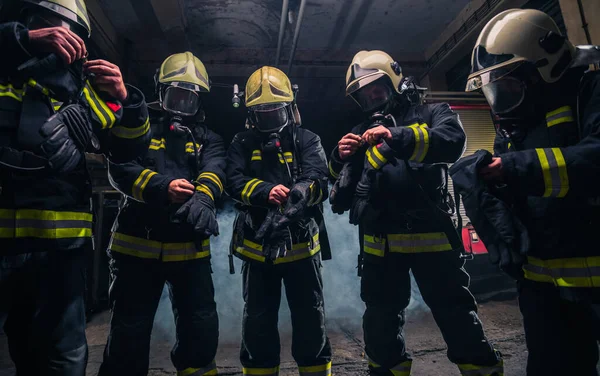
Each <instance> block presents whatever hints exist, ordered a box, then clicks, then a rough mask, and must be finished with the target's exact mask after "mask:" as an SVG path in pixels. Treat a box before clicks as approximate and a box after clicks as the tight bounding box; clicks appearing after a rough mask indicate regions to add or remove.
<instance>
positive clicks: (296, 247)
mask: <svg viewBox="0 0 600 376" xmlns="http://www.w3.org/2000/svg"><path fill="white" fill-rule="evenodd" d="M311 246H312V248H311ZM262 250H263V247H262V245H260V244H258V243H255V242H253V241H251V240H248V239H244V242H243V246H242V247H239V246H238V247H237V248H236V252H237V253H239V254H240V255H243V256H245V257H248V258H250V259H253V260H256V261H260V262H265V257H264V256H263V255H262ZM320 250H321V245H320V244H319V234H315V235H314V236H313V238H312V242H311V241H306V242H302V243H295V244H292V249H291V250H290V251H288V253H287V255H286V256H285V257H280V258H278V259H277V260H275V262H274V263H273V264H284V263H288V262H293V261H298V260H302V259H305V258H308V257H311V256H314V255H315V254H317V253H318V252H319V251H320Z"/></svg>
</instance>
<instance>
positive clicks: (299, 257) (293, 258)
mask: <svg viewBox="0 0 600 376" xmlns="http://www.w3.org/2000/svg"><path fill="white" fill-rule="evenodd" d="M303 246H305V245H303ZM292 250H293V248H292ZM320 250H321V244H317V245H316V246H315V247H314V248H313V249H307V250H306V251H305V252H300V253H296V254H292V255H291V256H288V255H286V256H285V257H280V258H278V259H277V260H275V262H273V264H275V265H277V264H286V263H288V262H293V261H298V260H304V259H306V258H309V257H312V256H314V255H316V254H317V253H318V252H319V251H320Z"/></svg>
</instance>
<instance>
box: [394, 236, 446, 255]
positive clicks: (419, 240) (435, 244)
mask: <svg viewBox="0 0 600 376" xmlns="http://www.w3.org/2000/svg"><path fill="white" fill-rule="evenodd" d="M387 239H388V242H389V247H390V252H392V253H426V252H443V251H451V250H452V246H451V245H450V241H449V240H448V237H447V236H446V234H445V233H443V232H430V233H419V234H388V235H387Z"/></svg>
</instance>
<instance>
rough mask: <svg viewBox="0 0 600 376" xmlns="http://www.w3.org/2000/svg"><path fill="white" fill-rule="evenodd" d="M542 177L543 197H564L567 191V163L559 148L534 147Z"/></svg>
mask: <svg viewBox="0 0 600 376" xmlns="http://www.w3.org/2000/svg"><path fill="white" fill-rule="evenodd" d="M535 151H536V153H537V156H538V159H539V161H540V166H541V168H542V176H543V178H544V188H545V189H544V194H543V197H565V196H566V195H567V193H568V192H569V176H568V172H567V163H566V161H565V158H564V156H563V154H562V151H561V150H560V149H559V148H552V149H535Z"/></svg>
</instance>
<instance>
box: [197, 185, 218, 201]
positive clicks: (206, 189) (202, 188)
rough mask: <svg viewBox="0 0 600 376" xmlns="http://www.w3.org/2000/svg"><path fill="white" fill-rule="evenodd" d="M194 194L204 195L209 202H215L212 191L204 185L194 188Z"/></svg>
mask: <svg viewBox="0 0 600 376" xmlns="http://www.w3.org/2000/svg"><path fill="white" fill-rule="evenodd" d="M196 192H202V193H206V194H207V195H208V197H210V199H211V200H213V201H214V200H215V197H214V196H213V193H212V191H211V190H210V189H209V188H208V187H207V186H206V185H204V184H199V185H197V186H196Z"/></svg>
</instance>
